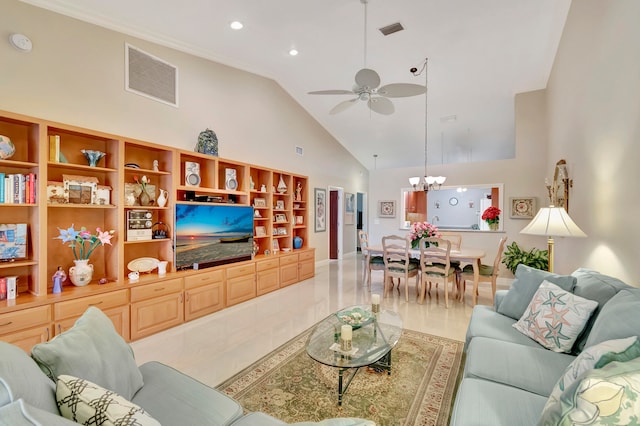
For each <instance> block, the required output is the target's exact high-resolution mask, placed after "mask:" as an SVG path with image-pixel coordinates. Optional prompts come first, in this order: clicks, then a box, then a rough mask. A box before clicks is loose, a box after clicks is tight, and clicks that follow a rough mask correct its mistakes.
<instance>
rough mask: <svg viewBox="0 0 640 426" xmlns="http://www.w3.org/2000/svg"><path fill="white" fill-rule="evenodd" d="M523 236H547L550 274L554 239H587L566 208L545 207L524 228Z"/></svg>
mask: <svg viewBox="0 0 640 426" xmlns="http://www.w3.org/2000/svg"><path fill="white" fill-rule="evenodd" d="M520 233H521V234H529V235H546V236H547V237H548V239H547V245H548V248H549V272H553V237H586V236H587V234H585V233H584V232H582V229H580V228H579V227H578V225H576V223H575V222H574V221H573V220H572V219H571V217H569V214H568V213H567V211H566V210H565V209H564V207H554V206H553V205H551V206H549V207H543V208H541V209H540V210H539V211H538V214H536V216H535V217H534V218H533V220H532V221H531V223H529V224H528V225H527V226H525V227H524V229H523V230H522V231H520Z"/></svg>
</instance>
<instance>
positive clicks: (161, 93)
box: [125, 43, 178, 107]
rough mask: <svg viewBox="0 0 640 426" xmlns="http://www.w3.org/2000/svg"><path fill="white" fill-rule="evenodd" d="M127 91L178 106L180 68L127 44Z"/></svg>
mask: <svg viewBox="0 0 640 426" xmlns="http://www.w3.org/2000/svg"><path fill="white" fill-rule="evenodd" d="M125 90H127V91H129V92H132V93H136V94H138V95H141V96H144V97H147V98H149V99H153V100H155V101H158V102H162V103H165V104H168V105H171V106H174V107H177V106H178V68H177V67H175V66H173V65H171V64H170V63H168V62H166V61H163V60H162V59H160V58H158V57H155V56H153V55H151V54H149V53H147V52H144V51H142V50H140V49H138V48H136V47H134V46H132V45H130V44H128V43H125Z"/></svg>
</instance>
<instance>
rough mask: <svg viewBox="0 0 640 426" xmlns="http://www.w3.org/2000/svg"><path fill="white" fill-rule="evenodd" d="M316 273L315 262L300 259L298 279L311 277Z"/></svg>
mask: <svg viewBox="0 0 640 426" xmlns="http://www.w3.org/2000/svg"><path fill="white" fill-rule="evenodd" d="M315 273H316V264H315V262H314V261H313V260H305V261H300V263H299V269H298V279H299V280H300V281H302V280H306V279H307V278H312V277H313V276H314V275H315Z"/></svg>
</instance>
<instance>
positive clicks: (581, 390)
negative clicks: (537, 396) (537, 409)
mask: <svg viewBox="0 0 640 426" xmlns="http://www.w3.org/2000/svg"><path fill="white" fill-rule="evenodd" d="M639 401H640V358H635V359H633V360H631V361H627V362H617V361H616V362H611V363H609V364H607V365H605V366H604V367H602V368H600V369H593V370H588V371H586V372H585V373H584V374H582V376H580V377H579V379H578V380H576V381H575V382H573V383H572V384H571V385H570V386H568V387H567V388H566V389H565V391H564V392H562V394H561V396H560V399H559V400H558V401H557V402H556V403H554V404H550V405H549V406H548V407H545V409H544V411H543V412H542V418H541V419H540V423H539V424H540V425H545V426H547V425H561V426H573V425H576V424H581V425H586V424H599V425H630V424H638V412H639V411H640V407H639V405H640V403H639Z"/></svg>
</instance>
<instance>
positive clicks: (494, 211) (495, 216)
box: [482, 206, 502, 230]
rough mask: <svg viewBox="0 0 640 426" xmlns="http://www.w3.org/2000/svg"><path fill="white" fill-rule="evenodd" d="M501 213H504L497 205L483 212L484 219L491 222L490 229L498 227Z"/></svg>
mask: <svg viewBox="0 0 640 426" xmlns="http://www.w3.org/2000/svg"><path fill="white" fill-rule="evenodd" d="M500 213H502V211H501V210H500V209H499V208H497V207H495V206H491V207H487V209H486V210H485V211H484V212H483V213H482V220H484V221H485V222H487V223H488V224H489V229H494V230H495V229H498V224H499V223H500Z"/></svg>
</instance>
